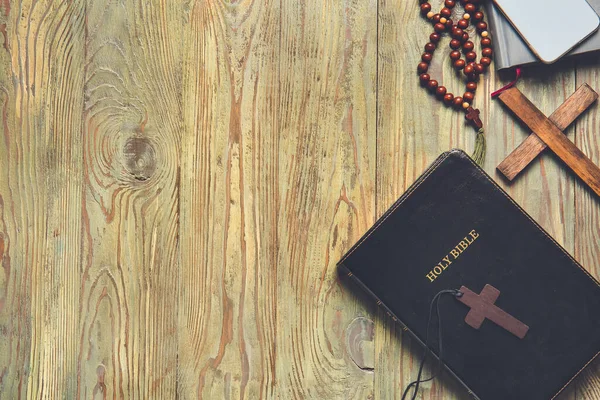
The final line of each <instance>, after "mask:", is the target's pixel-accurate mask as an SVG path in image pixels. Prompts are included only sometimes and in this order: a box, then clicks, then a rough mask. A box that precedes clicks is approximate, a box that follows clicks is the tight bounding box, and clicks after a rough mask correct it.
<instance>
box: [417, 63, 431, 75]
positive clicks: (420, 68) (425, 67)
mask: <svg viewBox="0 0 600 400" xmlns="http://www.w3.org/2000/svg"><path fill="white" fill-rule="evenodd" d="M428 69H429V64H427V63H426V62H420V63H419V65H417V71H418V72H419V73H420V74H423V73H425V72H427V70H428Z"/></svg>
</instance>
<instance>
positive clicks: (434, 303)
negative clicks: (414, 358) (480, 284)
mask: <svg viewBox="0 0 600 400" xmlns="http://www.w3.org/2000/svg"><path fill="white" fill-rule="evenodd" d="M444 294H452V295H453V296H455V297H460V296H462V293H461V292H460V291H459V290H456V289H447V290H442V291H440V292H438V293H437V294H436V295H435V296H434V297H433V299H432V300H431V303H430V304H429V316H428V317H427V330H426V333H425V348H424V349H423V356H422V357H421V361H420V363H419V372H418V374H417V379H416V380H415V381H413V382H411V383H409V384H408V386H407V387H406V389H405V390H404V393H403V394H402V400H405V399H406V396H407V395H408V392H409V391H410V389H411V388H412V387H413V386H414V391H413V395H412V397H411V400H415V399H416V397H417V394H418V392H419V385H420V384H421V383H423V382H428V381H431V380H432V379H434V378H435V377H436V375H437V374H438V373H439V372H440V371H441V369H442V365H443V361H442V357H443V352H444V349H443V346H442V320H441V318H440V302H439V299H440V298H441V297H442V295H444ZM434 306H435V310H436V318H437V321H438V343H439V356H438V360H439V363H438V371H437V372H435V373H433V374H432V375H431V376H430V377H429V378H427V379H421V376H422V374H423V367H424V366H425V359H426V358H427V352H428V351H430V350H429V327H430V326H431V318H432V315H433V308H434Z"/></svg>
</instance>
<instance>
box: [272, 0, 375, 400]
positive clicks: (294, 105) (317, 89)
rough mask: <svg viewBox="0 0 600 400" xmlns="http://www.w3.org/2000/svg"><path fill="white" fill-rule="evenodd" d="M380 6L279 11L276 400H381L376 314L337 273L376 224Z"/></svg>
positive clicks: (293, 5) (315, 5)
mask: <svg viewBox="0 0 600 400" xmlns="http://www.w3.org/2000/svg"><path fill="white" fill-rule="evenodd" d="M376 10H377V2H376V1H374V0H368V1H363V0H348V1H344V2H339V1H300V2H299V1H285V2H282V5H281V21H280V23H281V53H280V78H279V82H280V96H281V97H280V101H279V115H280V125H279V128H280V129H279V130H280V135H281V136H280V139H279V164H278V168H279V176H280V179H279V185H278V193H279V203H278V210H279V215H278V227H277V236H278V254H277V266H278V268H277V279H278V282H279V285H278V288H277V296H278V302H277V303H278V308H277V337H276V348H277V365H276V374H277V388H276V398H282V399H283V398H286V399H305V398H306V399H368V398H373V372H372V361H369V360H372V354H373V353H372V352H373V347H372V333H371V332H372V327H371V321H370V315H371V314H370V312H369V310H372V306H371V305H370V304H368V303H363V302H359V301H357V300H356V299H355V297H354V294H353V292H351V291H350V290H348V289H346V288H344V287H342V286H341V285H340V283H339V281H338V277H337V271H336V267H335V265H336V262H337V261H338V260H339V259H340V258H341V256H342V255H343V253H344V252H345V251H346V250H348V249H349V247H350V246H351V245H352V244H353V243H354V242H355V241H356V240H358V239H359V237H360V236H361V235H362V233H363V232H364V231H366V230H367V229H368V228H369V227H370V225H372V223H373V222H374V220H375V196H374V195H375V185H374V182H375V161H376V158H375V144H376V142H375V139H376V133H375V113H376V109H375V108H376V98H375V95H376V93H375V92H376V42H377V37H376V33H377V28H376V26H377V21H376V15H377V11H376ZM357 318H358V319H357ZM355 343H360V345H358V346H357V345H356V344H355ZM359 349H360V351H357V350H359ZM361 367H362V368H361Z"/></svg>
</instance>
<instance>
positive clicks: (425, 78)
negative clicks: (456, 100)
mask: <svg viewBox="0 0 600 400" xmlns="http://www.w3.org/2000/svg"><path fill="white" fill-rule="evenodd" d="M430 79H431V77H430V76H429V74H421V75H419V80H420V81H421V85H426V84H427V82H429V80H430Z"/></svg>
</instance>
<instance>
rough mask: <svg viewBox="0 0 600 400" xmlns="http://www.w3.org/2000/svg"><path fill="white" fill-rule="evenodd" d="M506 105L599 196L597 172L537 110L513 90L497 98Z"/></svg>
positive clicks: (599, 183)
mask: <svg viewBox="0 0 600 400" xmlns="http://www.w3.org/2000/svg"><path fill="white" fill-rule="evenodd" d="M498 98H499V99H500V101H502V102H503V103H504V104H505V105H507V106H508V107H509V108H510V109H511V111H513V112H514V113H515V115H517V117H518V118H519V119H520V120H521V121H523V122H524V123H525V124H526V125H527V126H528V127H529V128H530V129H531V130H532V131H534V132H535V133H536V134H537V135H538V137H539V138H540V139H542V140H543V141H544V143H546V145H547V146H548V147H549V148H550V149H551V150H552V151H553V152H554V154H556V155H557V156H558V157H559V158H560V159H561V160H562V161H563V162H564V163H565V164H566V165H567V166H568V167H569V168H571V170H572V171H573V172H575V174H576V175H577V176H579V177H580V178H581V179H582V180H583V181H584V182H585V183H586V184H587V185H588V186H589V187H590V188H591V189H592V190H593V191H594V192H595V193H596V194H597V195H599V196H600V168H598V166H597V165H596V164H594V163H593V162H592V161H591V160H590V159H589V158H588V157H587V156H586V155H585V154H584V153H583V152H582V151H581V150H580V149H579V148H578V147H577V146H575V145H574V144H573V142H571V141H570V140H569V139H567V138H566V137H565V135H563V134H562V132H561V131H560V130H559V129H558V128H557V127H556V125H554V124H553V123H552V122H551V121H550V120H549V119H548V118H547V117H546V116H545V115H544V114H543V113H542V112H541V111H540V110H538V108H537V107H536V106H535V105H534V104H533V103H532V102H531V101H530V100H529V99H528V98H527V97H525V96H524V95H523V93H521V92H520V91H519V89H518V88H516V87H513V88H510V89H508V90H506V91H505V92H503V93H502V94H501V95H500V96H498Z"/></svg>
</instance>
